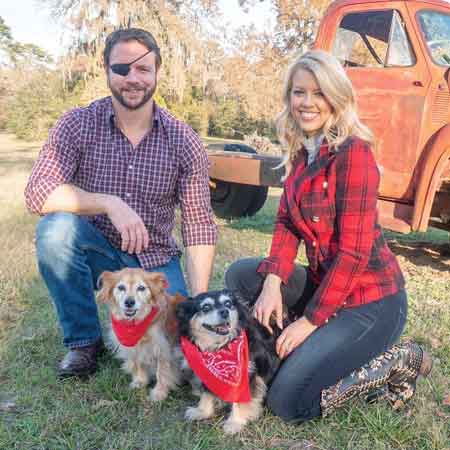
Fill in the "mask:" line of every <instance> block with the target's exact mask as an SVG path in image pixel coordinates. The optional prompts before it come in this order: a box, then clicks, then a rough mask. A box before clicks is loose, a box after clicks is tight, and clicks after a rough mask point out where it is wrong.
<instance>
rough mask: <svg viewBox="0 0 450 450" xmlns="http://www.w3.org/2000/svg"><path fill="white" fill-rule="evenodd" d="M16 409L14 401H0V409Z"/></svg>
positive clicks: (5, 410) (6, 410) (4, 410)
mask: <svg viewBox="0 0 450 450" xmlns="http://www.w3.org/2000/svg"><path fill="white" fill-rule="evenodd" d="M14 409H16V402H13V401H12V400H6V401H4V402H0V411H3V412H8V411H13V410H14Z"/></svg>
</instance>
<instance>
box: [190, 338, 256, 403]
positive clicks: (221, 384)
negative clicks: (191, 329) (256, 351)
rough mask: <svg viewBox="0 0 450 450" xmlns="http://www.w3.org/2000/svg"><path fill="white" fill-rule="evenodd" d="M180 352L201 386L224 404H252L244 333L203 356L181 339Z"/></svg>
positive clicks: (193, 346) (246, 344)
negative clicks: (181, 351)
mask: <svg viewBox="0 0 450 450" xmlns="http://www.w3.org/2000/svg"><path fill="white" fill-rule="evenodd" d="M181 349H182V350H183V353H184V356H185V358H186V359H187V362H188V363H189V366H190V367H191V369H192V370H193V371H194V373H195V374H196V375H197V376H198V377H199V378H200V380H201V381H202V383H203V384H204V385H205V386H206V387H207V388H208V389H209V390H210V391H211V392H212V393H213V394H215V395H217V397H219V398H220V399H222V400H223V401H225V402H236V403H247V402H249V401H250V400H251V395H250V385H249V378H248V340H247V334H246V333H245V331H242V333H241V334H240V335H239V336H238V337H237V338H236V339H234V340H233V341H231V342H230V343H229V344H228V345H227V346H225V347H223V348H221V349H220V350H217V351H215V352H202V351H200V349H199V348H198V347H197V346H196V345H194V344H193V343H192V342H191V341H190V340H189V339H187V338H186V337H184V336H182V337H181Z"/></svg>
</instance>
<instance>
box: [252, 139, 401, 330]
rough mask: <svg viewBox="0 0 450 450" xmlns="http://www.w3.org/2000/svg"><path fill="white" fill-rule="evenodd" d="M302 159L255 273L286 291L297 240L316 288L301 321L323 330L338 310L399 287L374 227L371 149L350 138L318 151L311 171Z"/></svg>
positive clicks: (374, 180) (375, 189)
mask: <svg viewBox="0 0 450 450" xmlns="http://www.w3.org/2000/svg"><path fill="white" fill-rule="evenodd" d="M306 158H307V156H306V154H305V152H304V151H303V152H300V154H299V156H298V157H297V158H296V160H295V161H294V163H293V167H292V170H291V172H290V175H289V176H288V178H287V179H286V182H285V185H284V192H283V194H282V197H281V200H280V206H279V210H278V215H277V219H276V223H275V231H274V236H273V240H272V248H271V251H270V256H269V257H268V258H266V259H265V260H264V261H263V262H262V263H261V265H260V266H259V268H258V271H259V272H261V273H274V274H276V275H278V276H279V277H280V278H281V279H282V280H283V282H284V283H286V282H287V280H288V279H289V277H290V275H291V274H292V272H293V268H294V261H295V259H296V256H297V251H298V246H299V244H300V241H301V240H303V241H304V243H305V248H306V255H307V258H308V261H309V270H310V273H311V275H312V278H313V279H314V281H315V282H316V283H317V289H316V291H315V293H314V295H313V297H312V298H311V300H310V301H309V303H308V304H307V306H306V309H305V316H306V317H307V318H308V319H309V320H310V321H311V322H312V323H314V324H315V325H322V324H323V323H325V322H327V321H328V319H329V318H330V317H332V316H333V315H335V314H337V313H338V311H339V309H340V308H344V307H346V308H348V307H354V306H358V305H362V304H365V303H369V302H372V301H376V300H380V299H382V298H383V297H386V296H389V295H391V294H395V293H397V292H398V291H399V290H401V289H403V287H404V279H403V275H402V272H401V270H400V267H399V265H398V262H397V260H396V258H395V256H394V255H393V253H392V252H391V251H390V250H389V248H388V246H387V245H386V242H385V240H384V237H383V233H382V231H381V228H380V226H379V224H378V221H377V216H378V212H377V207H376V202H377V192H378V185H379V181H380V176H379V171H378V168H377V165H376V162H375V160H374V157H373V154H372V151H371V149H370V146H369V145H368V144H366V143H365V142H363V141H362V140H361V139H358V138H355V137H352V138H349V139H347V140H346V141H345V142H344V143H343V144H342V145H340V146H339V149H338V150H337V151H336V152H332V151H329V147H328V145H327V143H323V144H322V146H321V147H320V151H319V155H318V157H317V158H316V160H315V161H314V162H313V163H312V164H310V165H309V166H307V165H306Z"/></svg>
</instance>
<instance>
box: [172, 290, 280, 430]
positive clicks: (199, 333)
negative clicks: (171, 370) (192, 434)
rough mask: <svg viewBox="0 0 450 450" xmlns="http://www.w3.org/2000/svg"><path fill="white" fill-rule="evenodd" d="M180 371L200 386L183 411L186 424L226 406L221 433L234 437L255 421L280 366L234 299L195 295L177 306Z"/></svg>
mask: <svg viewBox="0 0 450 450" xmlns="http://www.w3.org/2000/svg"><path fill="white" fill-rule="evenodd" d="M176 315H177V319H178V330H179V334H180V341H181V348H182V352H183V356H184V358H185V359H184V367H183V370H184V371H186V370H187V371H188V372H189V373H190V374H191V376H192V377H194V379H197V380H200V382H199V383H198V386H199V388H200V390H199V392H198V393H199V395H200V401H199V403H198V405H197V406H196V407H190V408H188V409H187V410H186V414H185V417H186V418H187V419H188V420H202V419H207V418H209V417H212V416H213V415H214V413H215V409H216V406H220V405H225V404H231V413H230V415H229V416H228V418H227V420H226V422H225V424H224V427H223V428H224V431H225V432H226V433H229V434H234V433H238V432H239V431H240V430H241V429H242V428H243V427H244V426H245V425H246V424H247V423H248V422H249V421H251V420H255V419H257V418H258V417H259V416H260V414H261V412H262V406H263V402H264V398H265V394H266V390H267V383H268V382H269V381H270V380H271V378H272V377H273V375H274V374H275V371H276V370H277V368H278V365H279V359H278V357H277V355H276V352H275V344H274V337H272V336H271V335H270V334H269V333H268V332H267V331H266V330H265V328H263V327H262V326H261V325H260V324H259V323H258V322H257V321H256V320H255V319H254V318H253V317H252V316H251V315H250V312H249V310H248V308H247V306H246V305H245V304H244V302H243V301H242V300H241V299H239V298H238V296H237V294H236V293H233V292H231V291H228V290H222V291H212V292H207V293H204V294H200V295H198V296H196V297H194V298H189V299H188V300H186V301H184V302H182V303H180V304H179V305H177V309H176Z"/></svg>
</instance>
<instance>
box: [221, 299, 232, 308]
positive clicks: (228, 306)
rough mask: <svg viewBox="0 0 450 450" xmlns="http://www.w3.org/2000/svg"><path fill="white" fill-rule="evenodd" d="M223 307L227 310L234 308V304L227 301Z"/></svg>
mask: <svg viewBox="0 0 450 450" xmlns="http://www.w3.org/2000/svg"><path fill="white" fill-rule="evenodd" d="M223 306H225V308H232V307H233V303H232V302H231V300H227V301H225V302H224V303H223Z"/></svg>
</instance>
